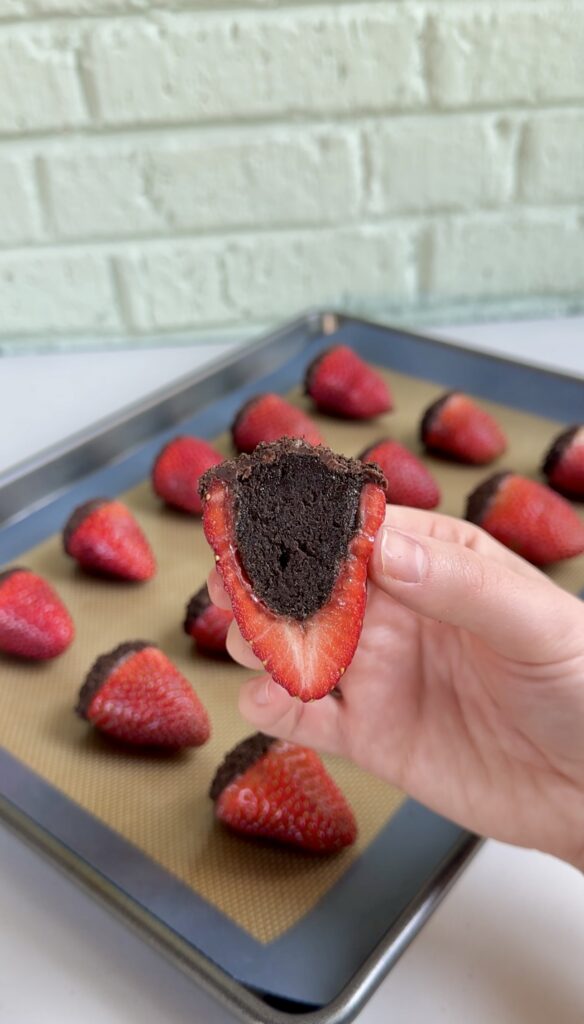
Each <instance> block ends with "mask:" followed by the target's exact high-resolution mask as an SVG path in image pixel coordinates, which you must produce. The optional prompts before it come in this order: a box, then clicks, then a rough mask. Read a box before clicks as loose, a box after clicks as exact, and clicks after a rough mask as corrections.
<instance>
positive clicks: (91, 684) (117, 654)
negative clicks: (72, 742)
mask: <svg viewBox="0 0 584 1024" xmlns="http://www.w3.org/2000/svg"><path fill="white" fill-rule="evenodd" d="M155 646H156V644H151V643H149V642H148V641H147V640H130V641H126V643H123V644H119V646H118V647H114V649H113V651H108V653H107V654H101V655H100V656H99V658H98V659H97V661H95V662H94V664H93V665H92V667H91V668H90V670H89V672H88V673H87V676H86V677H85V682H84V683H83V686H82V687H81V690H80V691H79V699H78V701H77V707H76V708H75V711H76V712H77V714H78V715H79V716H80V717H81V718H87V713H88V711H89V706H90V704H91V702H92V700H93V698H94V697H95V695H96V693H97V692H98V691H99V690H101V687H102V686H103V684H104V683H105V681H106V679H107V678H108V676H110V675H111V673H112V672H113V671H114V669H116V668H119V666H120V665H121V664H122V662H123V661H126V659H127V658H129V657H130V656H131V655H132V654H136V653H137V651H143V650H144V648H145V647H155Z"/></svg>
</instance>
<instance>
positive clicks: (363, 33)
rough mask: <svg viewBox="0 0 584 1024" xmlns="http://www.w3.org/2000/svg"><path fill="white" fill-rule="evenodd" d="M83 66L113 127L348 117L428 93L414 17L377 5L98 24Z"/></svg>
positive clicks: (411, 103)
mask: <svg viewBox="0 0 584 1024" xmlns="http://www.w3.org/2000/svg"><path fill="white" fill-rule="evenodd" d="M85 64H86V67H87V69H88V72H89V73H90V74H91V75H92V76H93V79H94V83H95V91H96V95H97V99H98V103H99V108H100V112H101V116H102V118H103V120H104V121H105V122H106V123H109V124H126V123H132V122H137V123H143V122H147V121H155V122H159V121H164V122H176V121H193V122H195V121H208V120H221V119H231V118H240V117H246V118H249V117H257V116H266V115H272V116H273V115H279V116H282V115H292V114H295V113H332V112H337V111H338V112H343V113H351V112H355V113H356V112H357V111H358V110H360V109H362V108H366V109H371V110H383V109H388V108H393V107H411V106H416V105H418V104H419V103H420V102H422V101H423V98H424V88H423V82H422V77H421V53H420V32H419V25H418V20H417V18H415V17H414V15H413V14H411V13H410V12H409V11H408V10H406V9H404V8H401V7H400V6H395V7H393V6H392V7H388V6H387V5H385V4H370V5H369V4H359V5H356V6H355V7H351V8H344V7H341V8H339V9H335V8H334V7H323V8H319V9H317V10H313V9H311V8H299V9H298V10H297V11H289V10H286V11H273V12H270V13H267V14H264V13H261V12H257V13H254V14H252V13H251V12H247V13H244V14H238V15H234V14H227V15H226V14H224V15H223V16H219V15H213V16H209V15H205V16H203V15H198V16H197V15H190V14H183V15H181V14H173V15H171V14H169V15H166V16H162V15H160V16H159V17H157V18H150V19H132V20H130V21H128V22H126V21H120V22H111V23H107V22H105V23H103V24H98V25H97V26H96V27H95V28H94V30H93V31H92V32H91V34H90V38H89V42H88V49H87V52H86V59H85Z"/></svg>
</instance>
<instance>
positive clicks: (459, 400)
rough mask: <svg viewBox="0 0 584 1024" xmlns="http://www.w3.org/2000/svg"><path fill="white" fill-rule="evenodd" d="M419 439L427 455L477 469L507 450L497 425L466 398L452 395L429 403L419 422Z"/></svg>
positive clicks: (460, 395) (455, 394)
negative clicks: (464, 463) (466, 464)
mask: <svg viewBox="0 0 584 1024" xmlns="http://www.w3.org/2000/svg"><path fill="white" fill-rule="evenodd" d="M421 438H422V441H423V443H424V444H425V446H426V448H427V449H428V451H429V452H432V453H433V454H437V455H446V456H448V457H449V458H451V459H456V460H457V461H458V462H467V463H470V464H471V465H475V466H481V465H486V464H487V463H489V462H492V461H493V460H494V459H496V458H498V457H499V455H502V454H503V452H504V451H505V450H506V448H507V438H506V437H505V434H504V433H503V431H502V430H501V428H500V426H499V424H498V423H497V421H496V420H495V419H494V418H493V417H492V416H491V415H490V414H489V413H488V412H486V411H485V410H484V409H481V408H480V406H478V405H477V404H476V402H473V400H472V399H471V398H469V397H468V395H463V394H460V393H459V392H453V393H452V394H448V395H444V396H443V397H442V398H441V399H438V402H435V403H433V404H432V405H431V406H430V408H429V409H428V410H427V412H426V414H425V415H424V418H423V420H422V427H421Z"/></svg>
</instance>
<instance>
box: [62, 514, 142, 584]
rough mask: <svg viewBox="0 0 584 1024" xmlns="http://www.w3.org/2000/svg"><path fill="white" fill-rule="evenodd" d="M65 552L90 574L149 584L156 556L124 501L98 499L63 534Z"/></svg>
mask: <svg viewBox="0 0 584 1024" xmlns="http://www.w3.org/2000/svg"><path fill="white" fill-rule="evenodd" d="M63 544H64V547H65V551H66V552H67V554H68V555H71V557H72V558H75V559H76V561H77V562H79V565H80V566H82V568H83V569H86V570H87V571H88V572H92V573H96V574H98V575H104V576H114V577H118V578H120V579H124V580H149V579H150V578H151V577H152V576H154V573H155V572H156V562H155V560H154V555H153V554H152V550H151V548H150V545H149V543H148V541H147V540H146V537H145V536H144V534H143V533H142V530H141V529H140V527H139V526H138V523H137V522H136V520H135V519H134V516H133V515H132V513H131V512H130V510H129V509H128V508H126V506H125V505H123V504H122V502H121V501H113V500H110V499H109V498H94V500H93V501H88V502H86V503H85V504H84V505H80V506H79V508H76V509H75V511H74V512H73V513H72V515H71V516H70V517H69V519H68V521H67V523H66V524H65V528H64V530H63Z"/></svg>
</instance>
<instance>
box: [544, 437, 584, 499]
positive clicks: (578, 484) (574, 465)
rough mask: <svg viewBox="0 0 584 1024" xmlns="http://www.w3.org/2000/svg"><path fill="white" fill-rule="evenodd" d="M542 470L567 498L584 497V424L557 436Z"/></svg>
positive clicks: (552, 484) (553, 485) (550, 482)
mask: <svg viewBox="0 0 584 1024" xmlns="http://www.w3.org/2000/svg"><path fill="white" fill-rule="evenodd" d="M542 472H543V474H544V476H547V478H548V482H549V484H550V485H551V486H552V487H554V488H555V489H556V491H560V492H561V493H562V494H565V495H566V497H567V498H572V499H573V500H574V501H581V500H582V499H583V498H584V424H576V426H574V427H569V429H568V430H564V431H562V433H561V434H560V435H559V436H558V437H556V439H555V441H554V442H553V444H552V446H551V448H550V449H549V451H548V453H547V455H546V457H545V460H544V463H543V468H542Z"/></svg>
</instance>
